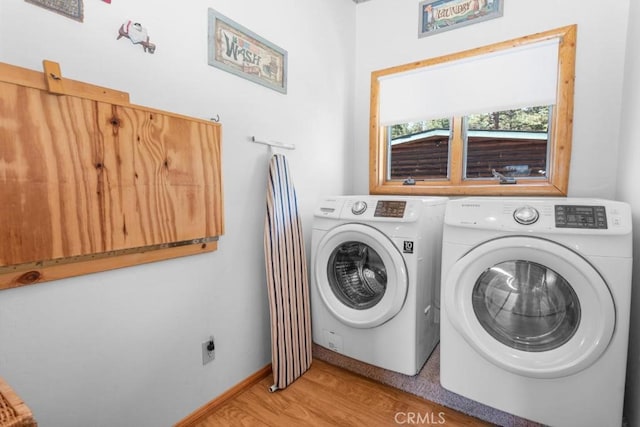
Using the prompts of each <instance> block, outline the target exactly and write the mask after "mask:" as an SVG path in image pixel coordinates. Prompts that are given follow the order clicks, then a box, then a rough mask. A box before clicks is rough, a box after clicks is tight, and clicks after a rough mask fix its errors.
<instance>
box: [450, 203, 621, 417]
mask: <svg viewBox="0 0 640 427" xmlns="http://www.w3.org/2000/svg"><path fill="white" fill-rule="evenodd" d="M631 256H632V236H631V213H630V209H629V206H628V205H627V204H625V203H621V202H614V201H607V200H600V199H578V198H531V199H529V198H510V197H504V198H480V197H478V198H463V199H457V200H451V201H449V203H448V205H447V210H446V213H445V224H444V230H443V246H442V281H441V284H442V287H441V296H442V313H441V322H442V324H441V341H440V381H441V383H442V386H443V387H444V388H446V389H448V390H450V391H453V392H455V393H458V394H460V395H462V396H465V397H468V398H471V399H473V400H476V401H478V402H481V403H484V404H487V405H489V406H492V407H495V408H498V409H501V410H503V411H506V412H510V413H512V414H515V415H517V416H520V417H524V418H528V419H530V420H533V421H537V422H541V423H544V424H546V425H550V426H563V427H564V426H575V427H584V426H620V425H621V422H622V404H623V396H624V383H625V369H626V358H627V340H628V331H629V301H630V295H631V268H632V258H631Z"/></svg>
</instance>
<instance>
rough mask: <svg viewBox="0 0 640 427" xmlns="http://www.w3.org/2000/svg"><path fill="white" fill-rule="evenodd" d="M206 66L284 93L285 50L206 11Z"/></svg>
mask: <svg viewBox="0 0 640 427" xmlns="http://www.w3.org/2000/svg"><path fill="white" fill-rule="evenodd" d="M209 65H212V66H214V67H217V68H220V69H221V70H225V71H228V72H230V73H233V74H235V75H237V76H240V77H243V78H245V79H247V80H251V81H252V82H255V83H258V84H261V85H263V86H266V87H268V88H271V89H274V90H277V91H278V92H281V93H287V51H286V50H284V49H282V48H280V47H278V46H276V45H274V44H273V43H271V42H269V41H267V40H265V39H263V38H262V37H260V36H259V35H257V34H255V33H254V32H252V31H250V30H248V29H247V28H245V27H243V26H242V25H240V24H238V23H237V22H235V21H233V20H231V19H229V18H227V17H226V16H224V15H222V14H220V13H218V12H217V11H215V10H213V9H209Z"/></svg>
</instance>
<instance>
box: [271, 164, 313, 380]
mask: <svg viewBox="0 0 640 427" xmlns="http://www.w3.org/2000/svg"><path fill="white" fill-rule="evenodd" d="M267 187H268V188H267V214H266V217H265V228H264V252H265V266H266V273H267V286H268V290H269V306H270V311H271V363H272V370H273V380H274V384H273V385H272V386H271V391H275V390H277V389H283V388H285V387H287V386H288V385H289V384H291V383H292V382H293V381H295V380H296V379H297V378H298V377H300V376H301V375H302V374H303V373H304V372H305V371H307V369H309V367H310V366H311V356H312V355H311V352H312V340H311V312H310V305H309V283H308V277H307V258H306V256H305V248H304V241H303V234H302V224H301V222H300V216H299V214H298V201H297V198H296V191H295V188H294V187H293V182H292V180H291V175H290V174H289V166H288V163H287V159H286V157H285V156H284V155H282V154H274V155H273V156H272V157H271V161H270V163H269V178H268V184H267Z"/></svg>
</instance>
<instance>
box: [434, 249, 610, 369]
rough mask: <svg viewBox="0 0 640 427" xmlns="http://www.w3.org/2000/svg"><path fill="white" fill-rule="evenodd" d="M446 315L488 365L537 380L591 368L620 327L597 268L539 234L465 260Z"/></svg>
mask: <svg viewBox="0 0 640 427" xmlns="http://www.w3.org/2000/svg"><path fill="white" fill-rule="evenodd" d="M442 294H443V302H444V304H445V308H446V314H447V317H448V319H449V320H450V321H451V323H452V324H453V326H454V327H455V328H456V330H457V331H458V332H459V333H460V334H461V335H462V336H463V337H464V339H465V340H466V341H467V343H468V344H469V345H470V346H471V347H472V348H474V349H475V350H476V351H477V352H478V353H479V354H480V355H482V356H483V357H484V358H485V359H487V360H488V361H489V362H491V363H493V364H495V365H496V366H498V367H500V368H502V369H506V370H509V371H511V372H514V373H517V374H520V375H525V376H529V377H533V378H557V377H563V376H567V375H571V374H573V373H576V372H579V371H581V370H582V369H585V368H586V367H588V366H590V365H591V364H592V363H594V362H595V361H596V360H598V358H599V357H600V355H601V354H602V353H603V352H604V350H605V349H606V348H607V346H608V344H609V342H610V340H611V337H612V335H613V331H614V328H615V306H614V303H613V298H612V296H611V293H610V291H609V288H608V286H607V284H606V283H605V282H604V280H603V279H602V277H601V276H600V274H599V273H598V272H597V271H596V270H595V268H594V267H593V266H592V265H591V264H590V263H589V262H588V261H587V260H586V259H584V258H582V257H581V256H579V255H578V254H576V253H575V252H573V251H572V250H570V249H568V248H566V247H564V246H561V245H559V244H557V243H554V242H551V241H549V240H545V239H540V238H536V237H520V236H517V237H504V238H500V239H495V240H491V241H488V242H487V243H484V244H481V245H479V246H477V247H475V248H474V249H472V250H471V251H469V252H468V253H467V254H466V255H464V256H463V257H462V258H460V259H459V260H458V261H457V262H456V263H455V264H454V265H453V267H452V268H451V270H450V271H449V274H448V276H447V278H446V281H445V283H444V284H443V289H442Z"/></svg>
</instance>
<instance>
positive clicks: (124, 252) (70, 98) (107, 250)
mask: <svg viewBox="0 0 640 427" xmlns="http://www.w3.org/2000/svg"><path fill="white" fill-rule="evenodd" d="M49 65H51V63H49ZM54 65H56V66H57V64H54ZM56 73H57V74H56ZM220 138H221V127H220V125H219V124H218V123H214V122H210V121H206V120H199V119H193V118H189V117H185V116H180V115H177V114H172V113H167V112H163V111H158V110H154V109H150V108H146V107H140V106H135V105H131V104H129V103H128V95H127V94H126V93H123V92H117V91H113V90H111V89H105V88H100V87H97V86H93V85H88V84H85V83H80V82H75V81H71V80H65V79H63V78H62V77H61V76H60V75H59V68H58V69H57V70H55V72H49V71H48V70H47V64H46V63H45V73H41V72H36V71H32V70H27V69H24V68H19V67H14V66H11V65H8V64H0V289H4V288H10V287H15V286H21V285H25V284H30V283H36V282H42V281H46V280H53V279H59V278H62V277H69V276H75V275H79V274H85V273H90V272H95V271H101V270H107V269H112V268H118V267H124V266H129V265H134V264H140V263H144V262H150V261H156V260H160V259H166V258H173V257H178V256H183V255H189V254H195V253H200V252H206V251H213V250H215V249H216V248H217V240H218V236H220V235H221V234H222V233H223V231H224V230H223V206H222V203H223V198H222V182H221V175H222V174H221V166H220V160H221V153H220V148H221V147H220V145H221V141H220Z"/></svg>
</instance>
